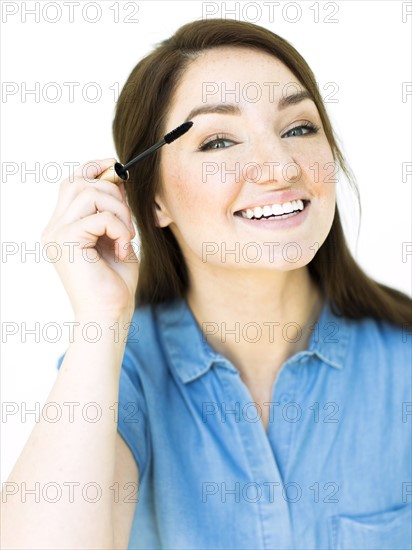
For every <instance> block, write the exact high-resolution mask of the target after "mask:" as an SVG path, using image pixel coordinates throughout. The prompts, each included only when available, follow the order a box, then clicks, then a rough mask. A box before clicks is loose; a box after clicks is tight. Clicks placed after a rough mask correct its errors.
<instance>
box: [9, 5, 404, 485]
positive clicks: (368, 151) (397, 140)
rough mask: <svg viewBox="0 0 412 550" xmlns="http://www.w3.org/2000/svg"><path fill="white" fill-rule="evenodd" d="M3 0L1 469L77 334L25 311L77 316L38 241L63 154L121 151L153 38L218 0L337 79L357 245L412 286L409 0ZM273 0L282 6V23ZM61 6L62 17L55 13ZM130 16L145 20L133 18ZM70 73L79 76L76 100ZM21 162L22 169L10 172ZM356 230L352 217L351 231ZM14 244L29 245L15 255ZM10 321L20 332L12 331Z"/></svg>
mask: <svg viewBox="0 0 412 550" xmlns="http://www.w3.org/2000/svg"><path fill="white" fill-rule="evenodd" d="M2 4H3V5H2V59H1V66H2V81H3V92H4V91H6V92H10V90H12V89H14V90H17V91H16V93H15V94H12V95H7V94H6V95H4V93H3V97H2V103H1V109H2V128H1V132H2V140H1V141H2V146H1V157H2V158H1V161H2V190H1V231H2V243H3V256H2V263H1V268H2V289H1V306H2V330H3V335H2V342H3V343H2V375H1V376H2V377H1V382H2V390H1V397H2V402H3V410H4V407H5V406H6V405H7V404H8V403H10V402H13V403H15V404H16V406H17V407H18V409H19V413H18V414H15V415H13V416H9V417H8V418H5V417H4V416H3V421H2V423H1V425H0V426H1V432H2V454H1V465H2V470H1V479H2V480H3V481H5V480H6V479H7V476H8V474H9V472H10V470H11V469H12V466H13V464H14V463H15V461H16V459H17V457H18V455H19V453H20V452H21V450H22V448H23V446H24V443H25V441H26V440H27V438H28V436H29V434H30V431H31V430H32V428H33V426H34V425H35V416H34V415H27V417H26V418H25V417H24V415H23V421H22V419H21V411H22V407H23V406H24V404H25V405H26V407H27V409H34V408H35V403H36V402H37V403H39V404H40V407H41V406H42V404H43V403H44V402H45V400H46V398H47V396H48V394H49V391H50V389H51V387H52V385H53V381H54V379H55V377H56V374H57V371H56V360H57V358H58V357H59V356H60V355H61V354H62V353H63V352H64V351H65V349H66V347H67V343H68V331H65V330H63V331H62V335H61V338H60V339H58V341H57V342H55V343H51V342H48V341H47V339H49V340H50V339H51V338H53V334H54V333H53V332H52V331H50V335H49V336H46V338H43V336H42V335H41V331H40V339H39V341H38V342H36V341H35V336H34V335H33V334H32V335H30V334H28V335H27V337H26V342H23V332H24V327H23V325H22V323H23V322H26V323H27V325H26V326H27V328H33V327H34V326H35V323H36V322H37V323H39V326H40V329H42V328H43V327H44V325H45V324H46V323H50V322H53V323H58V324H59V325H60V326H63V325H62V324H63V323H64V322H68V321H72V320H73V317H72V311H71V307H70V304H69V301H68V298H67V297H66V294H65V291H64V288H63V286H62V285H61V283H60V280H59V279H58V276H57V274H56V272H55V270H54V267H53V265H52V264H51V263H49V262H48V261H47V259H46V258H45V257H43V255H42V250H41V245H40V244H39V243H40V236H41V232H42V230H43V228H44V226H45V225H46V223H47V221H48V219H49V217H50V215H51V213H52V211H53V209H54V205H55V201H56V197H57V193H58V186H59V181H60V180H61V179H63V178H65V177H67V176H68V175H69V169H68V168H67V167H64V165H63V163H70V162H77V163H83V162H85V161H87V160H90V159H95V158H97V159H98V158H105V157H109V156H116V153H115V150H114V146H113V141H112V136H111V123H112V119H113V114H114V107H115V89H116V88H119V87H120V88H121V87H122V85H123V83H124V82H125V80H126V78H127V77H128V75H129V73H130V71H131V70H132V68H133V67H134V66H135V64H136V63H137V61H138V60H139V59H140V58H141V57H143V56H144V55H145V54H147V53H149V51H150V50H151V48H152V46H154V45H155V44H156V43H158V42H159V41H161V40H163V39H165V38H167V37H168V36H170V35H171V34H172V33H173V32H174V31H175V30H176V29H177V28H178V27H179V26H181V25H182V24H184V23H185V22H188V21H191V20H194V19H201V18H202V17H204V16H205V13H206V10H207V13H212V11H213V10H215V16H217V17H225V8H226V11H228V10H229V9H233V8H236V4H237V11H238V13H237V14H233V13H232V14H227V16H228V17H230V18H240V19H248V20H250V21H251V22H255V23H258V24H260V25H262V26H265V27H267V28H269V29H270V30H272V31H274V32H275V33H278V34H280V35H281V36H282V37H284V38H286V39H287V40H289V41H290V42H291V43H292V44H293V45H294V46H295V47H296V48H297V49H298V51H300V52H301V53H302V55H303V56H304V57H305V58H306V60H307V61H308V63H309V65H310V66H311V67H312V69H313V71H314V73H315V75H316V76H317V81H318V82H319V86H320V89H321V93H322V95H323V97H325V95H326V92H328V91H331V89H332V88H323V87H324V86H326V85H327V83H330V82H333V83H335V84H336V85H337V86H338V91H337V93H336V94H335V95H334V96H333V98H332V99H337V100H338V101H337V102H336V103H327V105H326V106H327V109H328V111H329V113H330V115H331V118H332V122H333V123H334V126H335V130H336V131H337V133H338V135H339V136H340V138H341V141H342V143H343V149H344V151H345V153H346V155H347V158H348V160H349V163H350V164H351V166H352V168H353V170H354V172H355V175H356V176H357V180H358V183H359V187H360V194H361V202H362V209H363V214H362V224H361V230H360V238H359V241H358V245H357V249H355V246H354V245H355V243H354V241H353V238H351V241H350V242H351V247H352V250H353V252H354V253H355V255H356V258H357V260H358V261H359V263H360V264H361V265H362V267H363V268H364V269H365V270H366V271H367V273H368V274H369V275H371V276H372V277H374V278H375V279H377V280H378V281H380V282H383V283H386V284H388V285H390V286H393V287H396V288H399V289H401V290H403V291H405V292H407V293H408V294H410V293H411V263H412V258H411V256H407V257H406V258H404V260H406V261H403V258H402V243H407V242H410V241H411V240H412V238H411V176H409V178H406V179H405V181H403V178H402V163H406V162H408V161H410V150H411V130H410V120H411V103H412V98H411V96H408V98H406V101H405V100H404V101H403V98H402V83H403V82H410V81H411V74H410V69H409V67H410V66H411V59H410V55H411V54H410V52H411V30H410V29H411V27H410V23H411V21H412V16H409V18H408V19H406V21H407V22H403V21H402V10H403V9H408V7H407V5H408V4H409V5H410V4H411V3H410V2H409V3H408V2H398V1H374V2H372V1H356V2H355V1H344V2H342V1H338V2H329V5H326V4H327V3H325V2H314V1H309V2H300V3H299V6H300V10H301V17H300V19H299V20H298V21H296V22H291V21H287V19H289V20H294V19H296V18H297V11H296V7H294V4H296V3H293V2H260V3H256V2H238V3H235V2H226V3H222V4H221V3H217V2H200V1H169V2H165V1H153V0H151V1H150V2H148V1H143V2H142V1H138V2H123V1H118V2H116V1H107V2H106V1H103V2H98V3H93V2H85V1H81V3H80V5H75V4H76V2H74V3H72V4H73V6H72V10H73V19H74V20H73V22H70V19H69V17H70V10H69V7H68V6H65V5H64V4H66V2H62V1H60V2H47V1H41V2H38V5H39V7H38V11H39V17H38V19H39V20H38V21H36V20H35V16H34V15H29V14H27V15H26V16H24V9H25V8H26V9H33V8H34V4H35V2H5V1H3V2H2ZM87 4H88V7H87V6H86V8H87V9H84V8H85V5H87ZM95 4H98V7H99V9H100V12H101V17H100V20H99V21H97V22H96V23H92V22H90V21H87V20H86V19H89V20H95V19H97V17H98V11H97V10H96V6H95ZM268 4H272V5H273V6H274V20H273V21H270V18H269V15H270V12H269V6H268ZM316 4H317V6H318V9H319V22H317V23H315V22H314V17H315V11H314V8H316ZM285 5H289V6H286V7H285ZM56 6H57V7H56ZM310 6H312V7H314V8H312V9H310ZM335 6H336V7H337V8H338V11H337V12H336V13H335V14H334V15H333V16H332V18H333V19H335V20H337V22H335V23H327V22H325V19H326V18H327V16H328V15H330V14H332V12H333V11H335ZM58 8H60V11H61V19H60V20H59V21H57V22H55V23H53V22H51V21H54V20H56V19H57V18H58V15H59V12H58ZM409 9H410V10H412V6H410V7H409ZM15 10H17V13H15V14H12V13H11V14H10V15H7V13H10V12H12V11H15ZM259 10H260V11H261V17H259V18H258V16H259ZM6 11H7V13H6ZM117 14H118V22H116V18H117ZM128 15H129V16H130V17H131V18H132V19H134V22H133V21H131V22H128V23H126V22H125V18H126V17H127V16H128ZM48 20H49V21H48ZM136 20H137V21H136ZM51 82H55V83H57V84H58V87H57V89H60V91H61V92H62V97H61V99H60V100H58V101H56V102H52V101H51V100H52V99H53V98H54V95H55V93H56V87H54V88H52V87H47V85H48V83H51ZM65 82H66V83H68V82H76V83H79V86H77V87H75V88H74V94H73V99H74V100H73V101H72V102H70V97H69V88H68V86H64V85H63V83H65ZM7 83H8V84H7ZM13 83H14V84H13ZM36 83H39V84H38V86H39V92H40V97H39V98H37V99H36V98H35V96H34V95H33V94H28V95H27V94H24V86H26V88H27V89H34V88H35V86H36ZM89 83H97V84H98V86H99V87H100V90H101V93H102V95H101V99H100V100H99V101H96V102H91V101H90V100H91V99H93V91H95V89H96V88H95V87H93V86H92V87H89V88H88V84H89ZM335 89H336V88H335ZM87 92H89V93H90V95H89V96H87ZM44 96H45V97H44ZM87 97H88V98H89V101H88V100H87ZM12 163H15V164H12ZM23 163H26V167H27V168H28V169H34V168H35V163H38V171H39V176H38V177H37V176H36V175H34V174H25V169H24V165H23ZM48 163H56V164H57V165H59V166H60V170H61V177H60V178H59V179H58V181H56V182H53V181H50V180H52V179H54V178H55V177H57V176H58V174H57V172H56V170H55V169H53V166H52V165H50V166H49V170H48V171H47V170H46V172H45V173H43V174H42V171H43V170H44V167H45V166H46V165H47V164H48ZM13 166H14V167H15V169H16V170H17V172H16V174H15V175H10V173H9V172H8V170H11V169H13ZM36 180H37V181H36ZM47 180H49V181H47ZM355 229H356V228H355V227H354V226H353V223H352V230H353V231H352V233H353V234H355V233H356V231H355ZM10 243H15V245H10ZM36 243H37V247H38V249H37V253H34V254H29V255H25V254H24V246H26V247H27V249H30V250H35V247H36ZM5 246H7V247H10V246H14V247H15V250H17V252H16V253H15V254H14V255H9V256H5V255H4V247H5ZM7 250H10V248H7ZM11 323H15V325H11ZM12 326H15V327H17V330H18V332H17V334H15V335H7V332H6V331H7V330H9V329H10V327H12ZM5 420H7V421H5Z"/></svg>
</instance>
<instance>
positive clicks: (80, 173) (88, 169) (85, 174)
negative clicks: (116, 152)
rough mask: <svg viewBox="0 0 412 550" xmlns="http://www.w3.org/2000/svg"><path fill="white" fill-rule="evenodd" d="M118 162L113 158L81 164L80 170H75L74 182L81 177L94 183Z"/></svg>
mask: <svg viewBox="0 0 412 550" xmlns="http://www.w3.org/2000/svg"><path fill="white" fill-rule="evenodd" d="M116 162H117V160H116V159H115V158H112V157H110V158H106V159H99V160H89V161H87V162H85V163H83V164H81V165H80V166H79V167H78V168H76V170H74V172H73V178H72V180H73V179H74V178H76V177H80V178H84V179H85V180H87V181H92V180H94V179H96V178H97V177H98V176H99V175H100V174H101V173H102V172H104V171H105V170H106V169H107V168H110V166H113V164H115V163H116Z"/></svg>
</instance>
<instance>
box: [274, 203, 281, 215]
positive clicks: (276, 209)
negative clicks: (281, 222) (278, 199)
mask: <svg viewBox="0 0 412 550" xmlns="http://www.w3.org/2000/svg"><path fill="white" fill-rule="evenodd" d="M272 213H273V215H274V216H280V215H281V214H283V208H282V206H281V205H280V204H272Z"/></svg>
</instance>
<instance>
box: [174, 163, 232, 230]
mask: <svg viewBox="0 0 412 550" xmlns="http://www.w3.org/2000/svg"><path fill="white" fill-rule="evenodd" d="M238 185H239V183H236V176H235V175H234V174H231V173H226V174H225V173H223V171H222V168H221V166H220V165H219V164H218V163H216V162H210V161H198V162H193V160H191V161H190V162H187V163H184V162H182V163H179V164H178V165H175V167H174V169H173V171H170V172H169V175H168V177H167V181H166V185H165V186H164V188H165V191H166V203H167V206H168V209H169V212H170V215H171V217H172V219H173V220H174V222H175V224H176V225H177V227H178V228H180V229H181V231H182V233H185V232H186V231H187V230H190V231H193V230H195V231H196V229H195V228H196V227H197V228H198V229H200V228H202V227H203V226H204V225H207V228H208V231H209V233H210V232H211V231H213V226H214V223H211V222H212V220H213V222H219V220H221V221H223V219H224V218H225V217H226V216H227V211H228V210H229V207H230V205H231V202H232V201H233V200H234V198H235V197H236V193H237V187H238Z"/></svg>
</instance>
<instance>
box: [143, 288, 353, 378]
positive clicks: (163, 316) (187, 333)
mask: <svg viewBox="0 0 412 550" xmlns="http://www.w3.org/2000/svg"><path fill="white" fill-rule="evenodd" d="M154 314H155V317H156V320H157V324H158V326H159V328H160V337H161V339H162V340H163V344H164V347H165V350H166V352H167V354H168V356H169V359H170V362H171V364H172V367H173V368H174V370H175V372H176V374H177V375H178V377H179V378H180V380H181V381H182V382H183V383H185V384H186V383H188V382H191V381H192V380H195V379H196V378H199V377H200V376H202V375H203V374H205V373H206V372H207V371H208V370H209V369H210V367H211V366H212V365H213V364H219V365H220V366H223V367H225V368H228V369H229V370H231V371H234V372H236V373H237V372H238V369H236V368H235V367H234V365H233V364H232V363H231V362H230V361H229V360H228V359H226V358H225V357H224V356H223V355H221V354H220V353H217V352H215V351H214V350H213V349H212V348H211V347H210V345H209V343H208V342H207V340H206V338H205V336H204V335H203V333H202V331H201V329H200V327H199V325H198V324H197V321H196V320H195V318H194V316H193V313H192V311H191V309H190V308H189V306H188V304H187V302H186V300H185V299H176V300H172V301H168V302H164V303H162V304H158V305H157V306H156V307H155V308H154ZM350 327H351V325H350V322H349V321H348V320H347V319H345V318H344V317H343V316H340V315H339V314H337V313H334V312H333V311H332V309H331V307H330V306H329V304H328V303H327V302H326V301H325V302H324V305H323V308H322V311H321V314H320V316H319V319H318V322H317V323H316V324H315V328H314V330H313V332H312V335H311V338H310V341H309V346H308V349H307V350H305V351H300V352H298V353H295V354H294V355H293V356H291V357H290V358H289V359H288V360H287V363H293V362H296V363H298V362H301V361H303V360H305V359H307V358H309V357H311V356H313V355H316V356H317V357H318V358H319V359H320V360H321V361H322V362H323V363H325V364H327V365H329V366H331V367H334V368H337V369H341V368H343V366H344V360H345V356H346V352H347V347H348V342H349V338H350ZM274 345H275V344H274Z"/></svg>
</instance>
